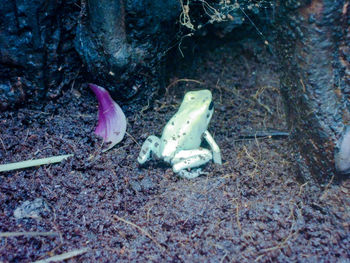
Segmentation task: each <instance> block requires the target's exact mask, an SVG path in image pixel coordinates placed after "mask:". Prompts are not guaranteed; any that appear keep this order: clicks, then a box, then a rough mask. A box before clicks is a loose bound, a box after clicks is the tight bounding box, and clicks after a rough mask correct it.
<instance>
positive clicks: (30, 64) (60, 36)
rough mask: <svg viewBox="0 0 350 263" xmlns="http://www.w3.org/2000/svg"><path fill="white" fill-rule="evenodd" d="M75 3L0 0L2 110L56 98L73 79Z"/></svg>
mask: <svg viewBox="0 0 350 263" xmlns="http://www.w3.org/2000/svg"><path fill="white" fill-rule="evenodd" d="M76 2H77V1H74V0H68V1H60V0H58V1H56V0H33V1H25V0H16V1H14V0H2V1H0V108H1V109H4V108H7V107H8V106H11V105H14V104H16V103H19V102H23V101H26V100H28V99H35V100H36V101H38V100H39V99H42V98H44V97H46V96H48V97H50V98H54V97H55V96H57V95H58V94H59V93H60V90H61V89H62V88H63V87H64V86H65V85H68V84H69V83H71V82H72V80H73V79H74V78H75V77H76V76H77V73H78V71H79V68H80V64H81V62H80V59H79V57H78V56H77V54H76V52H75V50H74V45H73V42H72V39H73V37H74V35H75V24H76V23H75V21H74V18H75V17H77V14H78V12H79V7H78V6H77V5H76Z"/></svg>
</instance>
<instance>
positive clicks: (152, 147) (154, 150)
mask: <svg viewBox="0 0 350 263" xmlns="http://www.w3.org/2000/svg"><path fill="white" fill-rule="evenodd" d="M159 149H160V139H159V138H158V137H157V136H154V135H151V136H149V137H148V138H147V139H146V141H145V142H144V143H143V144H142V147H141V151H140V153H139V157H138V158H137V161H138V162H139V164H144V163H145V162H147V161H148V160H150V159H151V158H152V155H155V156H156V158H159V157H160V150H159Z"/></svg>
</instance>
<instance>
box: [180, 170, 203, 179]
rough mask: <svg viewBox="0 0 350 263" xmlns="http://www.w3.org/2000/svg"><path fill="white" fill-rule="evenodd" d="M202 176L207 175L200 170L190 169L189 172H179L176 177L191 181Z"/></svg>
mask: <svg viewBox="0 0 350 263" xmlns="http://www.w3.org/2000/svg"><path fill="white" fill-rule="evenodd" d="M202 174H208V173H206V172H203V171H202V169H201V168H197V169H192V170H191V171H187V170H181V171H179V172H178V175H179V176H180V177H181V178H186V179H193V178H196V177H198V176H200V175H202Z"/></svg>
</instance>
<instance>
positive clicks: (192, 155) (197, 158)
mask: <svg viewBox="0 0 350 263" xmlns="http://www.w3.org/2000/svg"><path fill="white" fill-rule="evenodd" d="M211 159H212V154H211V152H210V151H209V150H208V149H204V148H199V149H194V150H182V151H179V152H178V153H176V154H175V156H174V158H173V159H172V160H171V164H172V165H173V171H174V172H175V173H180V175H181V176H182V177H185V178H187V179H191V178H195V177H197V176H199V175H200V174H201V172H200V170H197V171H194V172H186V171H185V169H187V168H193V167H198V166H201V165H203V164H205V163H207V162H209V161H210V160H211Z"/></svg>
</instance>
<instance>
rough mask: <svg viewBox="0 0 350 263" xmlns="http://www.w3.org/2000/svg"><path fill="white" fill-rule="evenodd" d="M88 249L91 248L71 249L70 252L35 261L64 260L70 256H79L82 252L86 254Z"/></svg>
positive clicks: (44, 262)
mask: <svg viewBox="0 0 350 263" xmlns="http://www.w3.org/2000/svg"><path fill="white" fill-rule="evenodd" d="M88 250H89V249H88V248H82V249H77V250H73V251H70V252H66V253H63V254H61V255H56V256H52V257H49V258H46V259H42V260H38V261H35V262H34V263H49V262H59V261H63V260H66V259H69V258H73V257H76V256H79V255H81V254H84V253H86V252H87V251H88Z"/></svg>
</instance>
